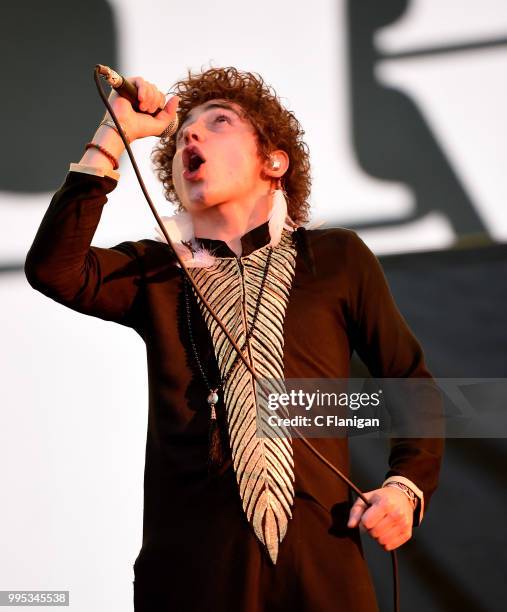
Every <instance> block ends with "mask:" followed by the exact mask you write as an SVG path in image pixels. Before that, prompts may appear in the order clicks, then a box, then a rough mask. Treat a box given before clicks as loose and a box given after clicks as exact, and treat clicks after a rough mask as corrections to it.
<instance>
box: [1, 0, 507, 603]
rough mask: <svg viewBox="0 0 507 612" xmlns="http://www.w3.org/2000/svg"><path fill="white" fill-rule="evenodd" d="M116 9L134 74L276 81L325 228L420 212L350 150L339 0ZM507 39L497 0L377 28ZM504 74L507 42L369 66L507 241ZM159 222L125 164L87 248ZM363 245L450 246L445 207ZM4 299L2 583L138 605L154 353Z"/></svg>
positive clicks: (9, 236)
mask: <svg viewBox="0 0 507 612" xmlns="http://www.w3.org/2000/svg"><path fill="white" fill-rule="evenodd" d="M112 5H113V7H114V10H115V13H116V19H117V25H118V35H119V45H120V54H119V56H120V57H122V58H123V61H122V64H123V67H124V72H125V73H126V74H127V75H136V74H141V75H143V76H144V77H145V78H147V79H148V80H150V81H153V82H155V83H157V84H158V85H159V87H160V88H161V89H162V90H167V89H168V88H169V87H170V85H171V84H172V83H173V82H174V81H175V80H176V79H178V78H181V77H182V76H184V75H185V71H186V68H187V67H190V68H193V69H198V68H200V67H201V66H204V67H209V65H210V62H212V64H213V65H214V66H225V65H235V66H237V67H238V68H241V69H245V70H252V71H256V72H259V73H260V74H262V75H263V76H264V77H265V79H266V81H267V82H269V83H271V84H272V85H273V86H274V87H275V89H276V90H277V92H278V93H279V94H280V95H281V96H282V98H283V100H284V102H285V104H286V106H288V107H289V108H290V109H292V110H293V111H294V112H295V113H296V115H297V116H298V118H299V119H300V121H301V123H302V124H303V126H304V128H305V130H306V134H307V142H308V144H309V147H310V152H311V157H312V164H313V176H314V189H313V194H312V205H313V208H314V214H313V221H314V222H318V221H320V220H323V221H329V220H330V219H332V220H333V221H334V222H335V223H336V224H343V225H346V224H347V222H348V221H350V220H351V219H354V220H359V219H368V217H371V216H372V215H373V214H375V216H377V217H378V215H379V214H380V213H381V214H382V215H383V216H384V218H385V219H390V218H399V217H403V216H406V215H408V214H409V213H410V211H411V210H412V207H413V206H414V196H413V194H412V193H411V191H410V189H409V188H408V187H407V186H406V185H403V184H395V183H389V182H386V181H379V180H376V179H373V178H371V177H369V176H368V175H366V174H365V173H364V172H363V171H362V170H361V169H360V167H359V166H358V164H357V162H356V160H355V158H354V155H353V150H352V148H351V135H350V109H349V107H348V100H349V92H348V90H347V87H348V82H347V69H348V64H347V62H348V58H347V53H346V43H347V32H346V30H345V21H344V7H345V3H344V1H343V0H340V1H333V0H320V1H319V2H315V3H312V4H311V6H309V5H308V4H307V3H302V2H299V3H295V2H289V0H278V2H271V1H269V2H268V1H267V0H258V1H257V2H255V3H238V2H237V1H232V0H230V1H229V0H219V1H216V2H212V3H210V2H204V0H195V1H194V2H183V3H182V2H178V3H176V2H172V3H169V2H164V1H162V0H148V1H145V2H144V3H143V4H142V5H141V3H140V2H138V1H137V0H115V1H114V2H112ZM506 34H507V4H506V3H505V1H504V0H482V2H480V3H477V2H475V1H473V0H444V1H442V2H438V3H437V2H434V1H433V0H417V1H416V2H413V3H412V5H411V9H410V10H409V11H408V13H407V14H406V16H404V17H403V18H402V19H400V21H399V22H397V23H396V24H394V25H392V26H389V27H387V28H385V29H384V30H382V31H381V32H379V35H378V37H377V39H376V44H377V46H378V48H379V49H381V50H382V51H384V52H385V53H393V54H394V53H397V52H400V51H408V50H411V49H422V48H425V47H427V46H430V45H431V46H434V45H440V44H442V45H443V44H451V43H456V42H473V41H474V40H482V39H483V38H485V37H500V36H504V37H505V36H506ZM288 58H290V61H289V59H288ZM506 67H507V46H505V47H496V48H491V49H484V50H481V51H474V52H471V51H467V52H461V53H454V54H448V55H446V56H445V57H436V56H429V57H425V58H413V59H395V58H393V59H391V60H384V61H383V62H381V63H379V65H378V66H376V75H377V78H378V79H379V80H380V81H381V82H383V83H385V84H388V85H390V86H394V87H396V88H399V89H400V90H402V91H404V92H405V93H406V94H407V95H408V96H410V97H412V98H413V99H414V100H415V102H416V103H417V105H418V106H419V108H420V110H421V112H422V113H423V115H424V117H425V120H426V121H427V123H428V125H429V126H430V127H431V129H432V130H433V132H434V135H435V137H436V138H437V140H438V141H439V143H440V145H441V146H442V147H443V148H444V151H445V153H446V155H447V156H448V159H449V161H450V163H451V165H452V167H453V169H454V171H455V172H456V174H457V175H458V177H459V178H460V180H461V181H462V183H463V184H464V185H465V188H466V190H467V191H468V193H469V195H470V197H471V199H472V200H473V202H474V205H475V206H476V208H477V211H478V213H479V214H480V216H481V218H482V219H483V222H484V223H485V225H486V227H487V228H488V231H489V232H490V233H491V235H492V236H493V237H494V238H496V239H497V240H502V241H504V240H506V239H507V207H506V206H505V194H506V191H507V178H506V175H507V173H506V172H505V159H506V151H505V148H506V146H507V121H506V120H505V109H506V108H507V85H506V82H505V78H504V77H505V69H506ZM301 75H304V78H302V76H301ZM90 87H94V85H93V82H92V81H90ZM312 92H318V97H319V103H318V106H317V103H316V94H314V95H312ZM93 127H94V126H90V133H93ZM152 146H153V141H149V140H146V141H145V142H138V143H135V145H134V152H135V154H136V157H137V159H138V160H139V165H140V167H141V170H142V173H143V175H144V177H145V178H146V182H147V186H148V189H149V191H150V192H151V193H152V194H154V196H155V201H156V202H157V206H158V210H159V212H160V213H161V214H168V213H169V212H170V211H171V206H170V205H169V204H168V203H167V202H165V200H164V199H163V196H162V192H161V189H160V186H159V185H158V183H157V181H156V179H155V178H154V176H153V175H152V172H151V168H150V162H149V152H150V150H151V147H152ZM70 161H78V160H69V162H70ZM66 171H67V168H62V180H63V178H64V176H65V173H66ZM50 197H51V194H40V195H37V196H30V197H29V198H27V197H26V196H21V195H17V196H15V197H13V196H12V194H7V193H0V207H1V210H2V224H1V225H0V259H1V260H2V261H15V260H16V259H18V260H19V259H21V258H23V257H24V254H26V252H27V250H28V248H29V246H30V244H31V242H32V240H33V237H34V235H35V232H36V229H37V227H38V225H39V223H40V221H41V219H42V216H43V214H44V211H45V210H46V208H47V205H48V203H49V199H50ZM154 224H155V220H154V219H153V217H152V215H151V212H150V211H149V209H148V208H147V205H146V204H145V203H144V200H143V198H142V195H141V193H140V191H139V188H138V186H137V183H136V182H135V178H134V176H133V173H132V171H131V169H130V167H129V164H128V160H127V159H126V158H125V159H124V160H123V163H122V167H121V179H120V183H119V185H118V187H117V189H116V190H115V192H114V193H113V194H112V195H111V197H110V200H109V203H108V204H107V206H106V207H105V209H104V213H103V216H102V219H101V223H100V225H99V228H98V230H97V233H96V235H95V238H94V241H93V244H94V245H96V246H112V245H113V244H116V243H118V242H121V241H123V240H131V239H140V238H146V237H153V236H154V229H153V227H154ZM361 235H362V237H363V238H364V239H365V240H366V242H367V243H368V244H369V245H370V247H371V248H372V249H373V250H374V251H375V252H376V253H377V254H380V253H386V252H395V251H408V250H420V249H432V248H445V247H448V246H450V245H451V244H452V242H453V239H454V235H453V230H452V227H451V226H450V224H449V222H448V221H447V219H446V218H445V215H444V214H442V213H433V214H431V215H428V217H427V218H424V219H421V220H420V221H418V222H416V223H414V224H412V225H410V226H408V227H405V228H403V229H397V230H396V231H393V230H387V229H383V230H377V229H376V230H368V232H364V233H362V234H361ZM0 296H1V304H2V311H3V315H4V316H3V320H4V321H9V324H8V325H4V330H3V334H2V347H3V350H2V352H1V364H0V365H1V372H2V396H1V406H2V411H1V416H0V462H1V465H2V466H3V469H2V470H1V472H0V486H1V487H2V491H3V498H2V508H1V513H2V520H1V521H0V541H1V542H2V546H1V547H0V589H4V590H5V589H31V590H33V589H68V590H70V592H71V594H70V597H71V606H70V607H71V609H72V610H73V611H75V612H89V611H90V610H97V611H106V610H107V611H110V610H121V611H123V610H130V609H132V603H131V602H132V589H131V581H132V580H133V571H132V564H133V562H134V560H135V557H136V556H137V553H138V551H139V548H140V545H141V528H142V479H143V469H144V448H145V441H146V425H147V402H148V394H147V375H146V359H145V353H144V345H143V343H142V341H141V339H140V338H139V337H138V336H137V335H136V334H135V333H134V332H133V331H131V330H128V329H125V328H122V327H120V326H117V325H113V324H112V323H107V322H104V321H102V320H99V319H93V318H91V317H85V316H82V315H78V314H76V313H74V312H72V311H70V310H68V309H66V308H64V307H62V306H60V305H58V304H56V303H54V302H52V301H50V300H48V299H47V298H45V297H43V296H42V295H41V294H39V293H37V292H35V291H33V290H32V289H31V288H30V287H29V285H28V284H27V282H26V280H25V278H24V276H23V275H22V274H21V273H19V272H15V273H12V274H10V275H9V274H3V275H2V277H1V284H0ZM6 609H9V608H6Z"/></svg>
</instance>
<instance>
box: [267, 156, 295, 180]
mask: <svg viewBox="0 0 507 612" xmlns="http://www.w3.org/2000/svg"><path fill="white" fill-rule="evenodd" d="M288 167H289V156H288V155H287V153H286V152H285V151H282V149H277V150H276V151H271V153H270V154H269V157H268V158H267V160H266V161H265V162H264V167H263V170H264V173H265V175H266V176H268V177H270V178H281V177H282V176H283V175H284V174H285V173H286V172H287V169H288Z"/></svg>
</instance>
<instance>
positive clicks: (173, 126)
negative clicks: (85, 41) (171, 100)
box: [97, 64, 179, 138]
mask: <svg viewBox="0 0 507 612" xmlns="http://www.w3.org/2000/svg"><path fill="white" fill-rule="evenodd" d="M97 69H98V71H99V74H101V75H102V76H103V77H104V78H105V80H106V81H107V82H108V83H109V85H111V87H112V88H113V89H114V90H115V91H116V93H117V94H118V95H119V96H121V97H122V98H125V99H126V100H128V101H129V102H130V103H131V104H132V108H133V109H134V110H135V111H136V112H138V113H142V112H145V111H142V110H140V108H139V100H138V99H137V87H136V86H135V85H134V83H131V82H130V81H127V79H126V78H125V77H123V76H121V75H120V74H118V73H117V72H115V71H114V70H113V69H112V68H109V66H103V65H102V64H97ZM160 110H162V109H160ZM160 110H157V111H156V112H154V113H146V114H147V115H151V116H152V117H156V116H157V115H158V113H159V112H160ZM178 124H179V121H178V115H177V114H176V115H175V117H174V119H173V120H172V121H171V123H170V124H169V125H168V126H167V127H166V129H165V130H164V131H163V132H162V134H160V137H163V138H169V137H170V136H172V135H173V134H174V133H175V132H176V130H177V129H178Z"/></svg>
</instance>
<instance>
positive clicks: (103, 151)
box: [85, 142, 120, 170]
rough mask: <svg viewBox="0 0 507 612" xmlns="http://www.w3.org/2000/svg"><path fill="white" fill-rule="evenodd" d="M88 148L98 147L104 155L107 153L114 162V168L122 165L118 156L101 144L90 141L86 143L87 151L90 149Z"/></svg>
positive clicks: (116, 168) (108, 157)
mask: <svg viewBox="0 0 507 612" xmlns="http://www.w3.org/2000/svg"><path fill="white" fill-rule="evenodd" d="M88 149H97V150H98V151H100V152H101V153H102V155H105V156H106V157H107V159H108V160H109V161H110V162H111V163H112V164H113V170H118V168H119V167H120V164H119V163H118V160H117V159H116V157H115V156H114V155H112V154H111V153H109V151H108V150H107V149H104V147H101V146H100V145H99V144H97V143H95V142H88V143H86V145H85V151H88Z"/></svg>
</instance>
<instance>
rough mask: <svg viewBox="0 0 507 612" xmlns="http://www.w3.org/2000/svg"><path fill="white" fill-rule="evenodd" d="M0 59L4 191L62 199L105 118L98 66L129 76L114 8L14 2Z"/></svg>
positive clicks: (3, 23)
mask: <svg viewBox="0 0 507 612" xmlns="http://www.w3.org/2000/svg"><path fill="white" fill-rule="evenodd" d="M0 57H2V59H3V62H2V83H3V84H4V89H3V93H2V96H1V97H0V117H2V138H3V142H4V146H2V148H1V160H0V164H1V167H2V173H1V179H0V190H3V191H14V192H27V193H37V192H51V191H55V190H56V189H57V188H58V186H59V185H60V184H61V182H62V180H63V178H64V176H65V172H66V169H67V168H68V166H69V162H70V161H78V160H79V158H80V157H81V155H82V152H83V145H84V143H86V142H87V141H88V140H89V139H90V138H91V136H93V125H94V124H95V123H98V121H99V120H100V118H101V117H102V115H103V114H104V110H103V105H102V102H101V101H100V99H99V97H98V96H97V92H96V89H95V86H94V84H93V68H94V66H95V64H96V63H97V62H102V63H106V64H109V65H111V66H118V67H119V68H121V66H119V62H118V56H117V51H116V31H115V27H114V22H113V15H112V12H111V8H110V6H109V4H108V3H107V2H106V1H105V0H86V2H68V1H67V0H52V1H51V2H40V1H38V0H28V1H25V2H6V3H4V4H3V5H2V18H1V19H0ZM6 84H8V86H6Z"/></svg>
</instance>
